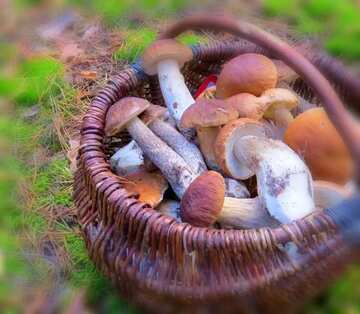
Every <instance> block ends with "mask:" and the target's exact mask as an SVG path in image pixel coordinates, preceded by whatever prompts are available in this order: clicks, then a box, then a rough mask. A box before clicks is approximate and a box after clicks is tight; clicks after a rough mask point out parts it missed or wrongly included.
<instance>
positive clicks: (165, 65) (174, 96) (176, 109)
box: [157, 59, 195, 125]
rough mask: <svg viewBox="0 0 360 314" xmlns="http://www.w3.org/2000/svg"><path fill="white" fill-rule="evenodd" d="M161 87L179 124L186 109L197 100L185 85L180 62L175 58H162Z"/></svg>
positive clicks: (160, 68)
mask: <svg viewBox="0 0 360 314" xmlns="http://www.w3.org/2000/svg"><path fill="white" fill-rule="evenodd" d="M157 70H158V76H159V82H160V88H161V92H162V95H163V97H164V100H165V103H166V106H167V108H168V110H169V112H170V114H171V115H172V117H173V118H174V119H175V121H176V124H177V125H179V122H180V119H181V116H182V115H183V113H184V111H185V110H186V109H187V108H188V107H189V106H190V105H192V104H193V103H194V102H195V100H194V98H193V97H192V96H191V94H190V91H189V89H188V88H187V86H186V85H185V80H184V77H183V75H182V74H181V72H180V69H179V64H178V63H177V61H175V60H171V59H168V60H162V61H160V62H159V63H158V65H157Z"/></svg>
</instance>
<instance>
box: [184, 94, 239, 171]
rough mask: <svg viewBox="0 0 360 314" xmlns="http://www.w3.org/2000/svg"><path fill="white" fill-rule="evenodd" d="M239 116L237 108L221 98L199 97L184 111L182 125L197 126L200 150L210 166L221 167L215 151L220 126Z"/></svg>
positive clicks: (215, 168)
mask: <svg viewBox="0 0 360 314" xmlns="http://www.w3.org/2000/svg"><path fill="white" fill-rule="evenodd" d="M238 116H239V114H238V112H237V110H236V109H235V108H233V107H232V106H230V105H228V104H227V103H226V102H224V101H223V100H220V99H205V98H202V99H199V100H197V101H196V102H195V103H194V104H192V105H191V106H190V107H189V108H188V109H187V110H186V111H185V112H184V114H183V116H182V118H181V121H180V126H181V127H182V128H196V131H197V135H198V141H199V145H200V150H201V152H202V153H203V155H204V158H205V160H206V163H207V165H208V166H209V168H211V169H214V170H218V169H219V167H218V165H217V164H216V160H215V156H214V152H213V145H214V142H215V139H216V136H217V133H218V131H219V126H221V125H224V124H226V123H228V122H229V121H231V120H235V119H236V118H237V117H238Z"/></svg>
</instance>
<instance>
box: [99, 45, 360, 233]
mask: <svg viewBox="0 0 360 314" xmlns="http://www.w3.org/2000/svg"><path fill="white" fill-rule="evenodd" d="M192 57H193V54H192V51H191V49H190V48H188V47H186V46H184V45H181V44H180V43H178V42H176V41H175V40H173V39H163V40H158V41H156V42H155V43H153V44H152V45H151V46H149V47H148V48H147V49H146V51H145V53H144V56H143V59H142V66H143V69H144V70H145V72H146V73H147V74H148V75H157V76H158V80H159V83H160V88H161V92H162V95H163V98H164V102H165V104H166V108H165V107H161V106H158V105H156V104H151V103H150V102H149V101H147V100H145V99H142V98H137V97H126V98H122V99H121V100H120V101H118V102H116V103H115V104H113V105H112V106H111V107H110V109H109V110H108V113H107V118H106V126H105V132H106V135H107V136H110V137H111V136H114V135H117V134H119V132H120V131H122V130H124V129H126V130H127V131H128V133H129V134H130V135H131V137H132V141H131V142H130V143H129V144H127V145H126V146H123V147H121V148H119V149H118V151H117V152H116V153H115V154H114V155H113V156H112V157H111V159H110V164H111V166H112V169H113V171H114V172H115V173H116V174H117V175H118V176H119V179H120V181H121V182H122V184H123V186H124V188H126V189H127V191H128V192H129V193H132V194H133V195H135V196H137V197H138V198H139V200H140V201H142V202H144V203H147V204H149V205H150V206H152V207H153V208H155V209H156V210H158V211H159V212H161V213H162V214H164V215H169V216H171V217H173V218H174V219H176V221H178V222H186V223H190V224H192V225H193V226H197V227H211V228H234V229H247V228H260V227H275V226H278V225H279V224H284V223H289V222H291V221H293V220H296V219H300V218H303V217H305V216H307V215H310V214H311V213H313V212H314V211H316V210H318V209H321V208H325V207H329V206H333V205H336V204H337V203H338V202H340V201H341V200H342V199H344V198H346V197H349V196H350V194H351V190H350V189H349V182H351V178H352V174H353V168H354V165H353V162H352V160H351V157H350V154H349V152H348V151H347V149H346V147H345V145H344V143H343V141H342V140H341V138H340V136H339V135H338V133H337V131H336V129H335V128H334V126H333V125H332V124H331V122H330V120H329V119H328V117H327V115H326V113H325V111H324V110H323V109H322V108H321V107H319V106H318V105H315V104H310V105H309V104H307V106H301V103H302V101H301V99H300V98H299V96H298V95H297V94H296V93H295V92H294V91H292V90H291V89H290V88H288V87H286V86H288V85H287V82H289V81H290V80H291V79H293V78H294V77H296V76H297V74H296V73H295V72H294V71H292V70H291V69H289V68H288V67H287V66H286V65H284V64H283V63H282V62H281V61H279V60H271V59H269V58H268V57H265V56H263V55H259V54H253V53H252V54H243V55H239V56H237V57H235V58H233V59H232V60H230V61H228V62H227V63H225V64H224V66H223V67H222V70H221V72H220V74H219V75H218V79H217V82H216V86H211V87H210V88H209V90H208V91H207V90H205V91H204V92H202V93H201V94H200V95H199V96H198V97H197V99H194V98H193V96H192V94H191V93H190V91H189V89H188V88H187V86H186V83H185V80H184V77H183V76H182V74H181V71H180V69H181V68H182V66H183V65H184V64H185V63H186V62H188V61H190V60H191V59H192ZM299 108H300V109H299ZM255 180H256V189H255V190H254V189H251V185H253V184H254V182H255Z"/></svg>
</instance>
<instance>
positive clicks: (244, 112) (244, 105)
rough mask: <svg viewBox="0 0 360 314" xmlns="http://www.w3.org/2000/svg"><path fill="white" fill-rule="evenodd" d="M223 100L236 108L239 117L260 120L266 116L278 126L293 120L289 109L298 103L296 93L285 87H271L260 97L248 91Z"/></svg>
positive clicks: (285, 124) (283, 125) (285, 125)
mask: <svg viewBox="0 0 360 314" xmlns="http://www.w3.org/2000/svg"><path fill="white" fill-rule="evenodd" d="M225 102H226V103H227V104H228V105H229V106H231V107H234V108H236V109H237V110H238V112H239V117H242V118H250V119H255V120H260V119H261V118H263V117H264V118H268V119H271V120H273V121H274V122H275V123H276V124H277V125H278V126H280V127H287V125H288V124H289V123H290V122H291V121H292V120H293V116H292V114H291V113H290V110H292V109H294V108H296V107H297V106H298V104H299V100H298V97H297V95H296V94H295V93H294V92H292V91H290V90H288V89H285V88H272V89H268V90H266V91H265V92H263V93H262V95H261V96H260V97H256V96H254V95H251V94H248V93H241V94H237V95H234V96H232V97H230V98H228V99H226V100H225Z"/></svg>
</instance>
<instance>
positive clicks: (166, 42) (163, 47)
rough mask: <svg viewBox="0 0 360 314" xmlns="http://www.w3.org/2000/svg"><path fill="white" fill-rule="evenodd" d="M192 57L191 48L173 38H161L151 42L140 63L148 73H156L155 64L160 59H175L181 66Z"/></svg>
mask: <svg viewBox="0 0 360 314" xmlns="http://www.w3.org/2000/svg"><path fill="white" fill-rule="evenodd" d="M192 57H193V54H192V50H191V49H190V48H189V47H188V46H185V45H183V44H180V43H178V42H177V41H176V40H174V39H161V40H157V41H155V42H153V43H152V44H151V45H150V46H149V47H148V48H147V49H146V50H145V52H144V54H143V57H142V63H143V64H142V65H143V68H144V71H145V72H146V74H148V75H155V74H156V73H157V64H158V63H159V62H160V61H162V60H168V59H172V60H176V61H177V62H178V64H179V67H180V68H181V67H182V66H183V65H184V63H185V62H187V61H189V60H191V59H192Z"/></svg>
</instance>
